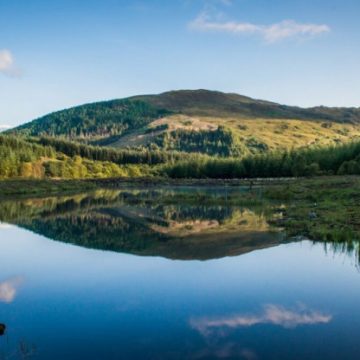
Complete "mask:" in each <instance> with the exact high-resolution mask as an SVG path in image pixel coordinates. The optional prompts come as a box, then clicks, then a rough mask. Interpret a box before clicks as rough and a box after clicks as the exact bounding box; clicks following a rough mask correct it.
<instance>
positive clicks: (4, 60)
mask: <svg viewBox="0 0 360 360" xmlns="http://www.w3.org/2000/svg"><path fill="white" fill-rule="evenodd" d="M0 73H2V74H4V75H7V76H11V77H18V76H20V75H21V71H20V70H19V69H18V68H17V67H16V66H15V60H14V56H13V54H12V53H11V52H10V51H9V50H6V49H3V50H0Z"/></svg>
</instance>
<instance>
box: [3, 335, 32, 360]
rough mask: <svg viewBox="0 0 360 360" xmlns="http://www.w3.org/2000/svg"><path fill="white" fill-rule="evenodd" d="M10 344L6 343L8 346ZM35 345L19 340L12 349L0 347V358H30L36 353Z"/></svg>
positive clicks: (7, 359) (6, 359) (4, 359)
mask: <svg viewBox="0 0 360 360" xmlns="http://www.w3.org/2000/svg"><path fill="white" fill-rule="evenodd" d="M10 346H11V345H9V344H7V347H9V348H10ZM36 352H37V350H36V346H35V345H33V344H29V343H27V342H26V341H25V340H20V341H18V342H17V343H16V345H15V348H14V349H2V350H1V351H0V360H17V359H31V358H33V357H34V356H35V355H36Z"/></svg>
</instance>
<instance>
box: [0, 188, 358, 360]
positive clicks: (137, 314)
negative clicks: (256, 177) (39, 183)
mask: <svg viewBox="0 0 360 360" xmlns="http://www.w3.org/2000/svg"><path fill="white" fill-rule="evenodd" d="M244 191H245V189H241V188H240V189H237V188H233V189H217V188H201V189H200V188H177V189H172V188H163V189H160V190H155V189H150V190H149V189H123V190H98V191H94V192H90V193H87V194H77V195H68V196H62V197H48V198H38V199H21V198H19V199H8V200H7V199H6V200H3V201H2V202H1V204H0V220H1V223H0V270H1V271H0V324H1V325H0V335H1V336H0V359H23V358H26V359H28V358H31V359H218V358H220V359H249V360H252V359H320V358H321V359H357V358H358V354H359V353H360V342H359V341H358V331H359V330H360V307H359V303H360V272H359V267H358V258H357V255H356V253H355V250H354V251H349V250H347V251H345V250H343V247H342V246H341V245H337V246H336V245H334V244H330V243H328V244H324V243H321V242H315V241H309V240H304V239H301V238H296V239H294V238H293V239H288V238H287V237H286V236H285V234H284V233H283V232H282V231H281V229H278V228H276V227H274V226H273V225H271V224H272V221H271V220H272V219H273V218H274V217H276V216H278V215H277V211H276V209H277V208H278V207H280V206H281V204H268V203H263V202H262V201H261V191H259V192H258V194H257V198H256V199H255V198H254V201H253V202H249V201H248V200H246V201H243V202H242V200H241V199H242V194H243V193H244ZM354 246H355V245H354Z"/></svg>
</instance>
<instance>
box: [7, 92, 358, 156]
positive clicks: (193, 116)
mask: <svg viewBox="0 0 360 360" xmlns="http://www.w3.org/2000/svg"><path fill="white" fill-rule="evenodd" d="M10 133H12V134H21V135H27V136H56V137H63V138H65V139H68V140H73V141H78V142H84V143H88V144H92V145H100V146H110V147H116V148H124V147H133V148H138V147H145V148H150V149H154V148H159V149H162V150H176V151H185V152H200V153H206V154H209V155H220V156H239V155H247V154H249V153H259V152H267V151H269V150H274V149H282V150H285V149H290V148H293V147H294V148H301V147H308V146H311V145H332V144H334V143H343V142H347V141H349V140H354V139H359V138H360V109H359V108H327V107H314V108H309V109H304V108H300V107H292V106H285V105H280V104H276V103H272V102H268V101H263V100H256V99H252V98H249V97H246V96H242V95H237V94H226V93H221V92H218V91H208V90H181V91H171V92H166V93H163V94H159V95H143V96H135V97H131V98H126V99H120V100H111V101H105V102H99V103H93V104H87V105H82V106H78V107H74V108H71V109H67V110H62V111H58V112H55V113H52V114H49V115H46V116H44V117H42V118H39V119H36V120H34V121H32V122H30V123H27V124H24V125H22V126H20V127H18V128H15V129H12V130H10Z"/></svg>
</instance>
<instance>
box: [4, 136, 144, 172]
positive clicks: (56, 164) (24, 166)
mask: <svg viewBox="0 0 360 360" xmlns="http://www.w3.org/2000/svg"><path fill="white" fill-rule="evenodd" d="M141 174H143V175H147V174H148V169H147V166H143V167H142V168H141V169H140V168H139V167H137V166H132V165H125V166H120V165H117V164H115V163H113V162H110V161H97V160H90V159H87V158H82V157H80V156H77V155H74V156H71V157H70V156H67V155H66V154H64V153H61V152H58V151H57V150H56V149H55V148H53V147H52V146H44V145H40V144H36V143H34V142H32V141H28V140H26V139H23V138H19V137H14V136H9V135H1V136H0V179H10V178H35V179H43V178H61V179H86V178H104V177H129V176H130V177H133V176H139V175H141Z"/></svg>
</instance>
